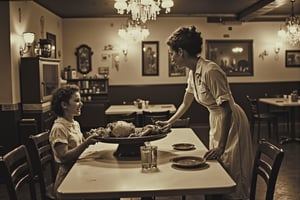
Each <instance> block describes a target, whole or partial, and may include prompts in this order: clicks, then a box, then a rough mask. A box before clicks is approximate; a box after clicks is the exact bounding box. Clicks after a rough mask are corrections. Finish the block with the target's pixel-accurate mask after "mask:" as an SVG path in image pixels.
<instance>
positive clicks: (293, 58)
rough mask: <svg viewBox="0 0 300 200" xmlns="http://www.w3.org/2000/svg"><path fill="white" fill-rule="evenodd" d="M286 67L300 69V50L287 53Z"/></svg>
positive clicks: (287, 51)
mask: <svg viewBox="0 0 300 200" xmlns="http://www.w3.org/2000/svg"><path fill="white" fill-rule="evenodd" d="M285 66H286V67H300V50H286V51H285Z"/></svg>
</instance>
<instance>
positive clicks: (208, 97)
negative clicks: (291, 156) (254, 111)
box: [186, 58, 253, 199]
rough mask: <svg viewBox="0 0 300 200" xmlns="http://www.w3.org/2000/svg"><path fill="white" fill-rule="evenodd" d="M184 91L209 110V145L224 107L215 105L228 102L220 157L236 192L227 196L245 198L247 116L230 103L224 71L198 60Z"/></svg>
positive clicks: (248, 156) (249, 156) (247, 182)
mask: <svg viewBox="0 0 300 200" xmlns="http://www.w3.org/2000/svg"><path fill="white" fill-rule="evenodd" d="M186 90H187V92H189V93H193V94H194V97H195V99H196V101H197V102H198V103H199V104H201V105H203V106H205V107H206V108H207V109H208V111H209V124H210V131H209V148H210V149H212V148H214V147H217V146H218V142H219V139H220V134H221V129H222V128H223V127H222V126H221V119H222V118H223V116H224V112H223V111H224V110H223V108H222V107H221V106H219V105H220V104H221V103H222V102H224V101H228V102H229V104H230V107H231V109H232V117H231V125H230V131H229V134H228V139H227V143H226V147H225V152H224V154H223V155H222V156H221V158H220V160H221V162H222V164H223V166H224V168H225V169H226V170H227V172H228V173H229V174H230V175H231V177H232V178H233V179H234V181H235V182H236V183H237V187H236V191H235V192H234V193H231V194H230V195H228V196H227V197H228V198H229V199H248V197H249V191H250V183H251V174H252V165H253V150H252V148H253V146H252V139H251V133H250V127H249V121H248V118H247V116H246V114H245V112H244V111H243V109H242V108H241V107H240V106H239V105H237V104H236V103H235V102H234V99H233V96H232V94H231V91H230V88H229V84H228V81H227V77H226V74H225V73H224V71H223V70H222V69H221V68H220V67H219V66H218V65H217V64H215V63H214V62H212V61H209V60H203V59H201V58H200V59H199V61H198V63H197V67H196V70H195V72H193V71H190V72H189V77H188V87H187V89H186Z"/></svg>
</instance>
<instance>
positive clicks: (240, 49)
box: [206, 40, 253, 76]
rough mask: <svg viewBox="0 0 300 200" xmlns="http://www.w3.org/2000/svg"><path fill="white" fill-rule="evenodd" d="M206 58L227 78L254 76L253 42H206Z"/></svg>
mask: <svg viewBox="0 0 300 200" xmlns="http://www.w3.org/2000/svg"><path fill="white" fill-rule="evenodd" d="M206 58H207V59H209V60H212V61H214V62H216V63H217V64H218V65H219V66H220V67H221V68H222V69H223V70H224V72H226V74H227V76H253V40H206Z"/></svg>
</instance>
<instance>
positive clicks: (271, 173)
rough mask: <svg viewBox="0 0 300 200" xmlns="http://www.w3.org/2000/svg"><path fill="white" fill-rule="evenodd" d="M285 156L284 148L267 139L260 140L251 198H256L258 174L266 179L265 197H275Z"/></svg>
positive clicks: (252, 199)
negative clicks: (277, 181) (278, 177)
mask: <svg viewBox="0 0 300 200" xmlns="http://www.w3.org/2000/svg"><path fill="white" fill-rule="evenodd" d="M283 156H284V152H283V150H282V149H280V148H278V147H277V146H275V145H274V144H272V143H270V142H268V141H266V140H265V139H261V140H260V141H259V144H258V148H257V151H256V155H255V159H254V166H253V173H252V182H251V190H250V200H255V194H256V184H257V178H258V176H260V177H261V178H262V179H263V180H264V182H265V183H266V186H267V190H266V196H265V199H266V200H269V199H273V196H274V189H275V185H276V180H277V176H278V173H279V169H280V166H281V163H282V160H283Z"/></svg>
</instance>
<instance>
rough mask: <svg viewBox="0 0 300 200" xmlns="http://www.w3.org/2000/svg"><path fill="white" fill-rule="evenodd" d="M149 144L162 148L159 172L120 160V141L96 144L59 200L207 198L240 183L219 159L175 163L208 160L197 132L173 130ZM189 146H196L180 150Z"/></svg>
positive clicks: (65, 183) (83, 157)
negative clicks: (182, 161)
mask: <svg viewBox="0 0 300 200" xmlns="http://www.w3.org/2000/svg"><path fill="white" fill-rule="evenodd" d="M149 143H150V145H155V146H157V147H158V154H157V156H158V157H157V168H156V169H155V170H150V171H146V172H145V171H143V170H142V168H141V161H140V159H139V158H138V157H137V159H132V158H128V159H124V158H122V159H119V158H118V157H116V156H115V155H114V152H115V151H116V149H117V146H118V144H116V143H110V142H98V143H96V144H95V145H90V146H89V147H88V148H87V149H86V150H85V151H84V152H83V153H82V154H81V156H80V157H79V158H78V160H77V161H76V163H75V164H74V165H73V167H72V168H71V170H70V171H69V173H68V174H67V176H66V177H65V179H64V180H63V182H62V183H61V185H60V186H59V187H58V190H57V192H58V197H59V199H62V200H64V199H102V198H129V197H143V196H156V197H158V196H178V195H180V196H181V195H201V194H203V195H206V194H225V193H230V192H232V191H234V190H235V187H236V183H235V182H234V180H233V179H232V178H231V177H230V175H229V174H228V173H227V172H226V170H225V169H224V168H223V167H222V165H221V164H220V163H219V162H218V161H217V160H207V161H205V160H204V162H202V163H201V165H193V164H191V165H183V166H182V165H180V162H179V163H178V162H174V161H175V160H177V159H179V160H180V158H186V157H187V158H189V157H191V158H193V159H194V158H202V159H203V156H204V154H205V152H207V148H206V146H205V145H204V144H203V143H202V141H201V140H200V139H199V137H198V136H197V135H196V134H195V132H194V131H193V130H192V129H191V128H172V129H171V132H169V133H168V134H166V136H164V137H159V139H157V140H153V141H150V142H149ZM175 144H176V145H175ZM184 144H190V145H191V146H192V147H193V148H187V149H185V148H183V149H181V148H179V149H178V148H174V147H178V145H179V146H180V145H184ZM148 145H149V144H148ZM174 145H175V146H174ZM193 159H191V160H190V161H189V162H191V163H193ZM178 164H179V165H178Z"/></svg>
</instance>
